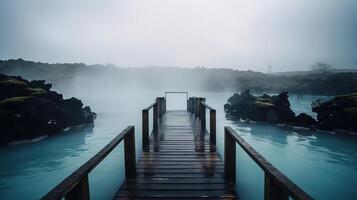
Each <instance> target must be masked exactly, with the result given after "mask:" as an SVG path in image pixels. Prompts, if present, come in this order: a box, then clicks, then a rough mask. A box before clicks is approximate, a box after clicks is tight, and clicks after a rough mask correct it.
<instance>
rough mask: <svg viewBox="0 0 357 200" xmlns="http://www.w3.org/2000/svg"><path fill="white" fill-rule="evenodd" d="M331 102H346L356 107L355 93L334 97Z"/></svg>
mask: <svg viewBox="0 0 357 200" xmlns="http://www.w3.org/2000/svg"><path fill="white" fill-rule="evenodd" d="M332 101H334V102H340V103H341V102H346V103H349V104H356V105H357V93H352V94H347V95H339V96H335V97H334V98H333V99H332Z"/></svg>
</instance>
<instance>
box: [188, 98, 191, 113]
mask: <svg viewBox="0 0 357 200" xmlns="http://www.w3.org/2000/svg"><path fill="white" fill-rule="evenodd" d="M187 107H188V111H189V112H191V113H192V97H190V98H188V106H187Z"/></svg>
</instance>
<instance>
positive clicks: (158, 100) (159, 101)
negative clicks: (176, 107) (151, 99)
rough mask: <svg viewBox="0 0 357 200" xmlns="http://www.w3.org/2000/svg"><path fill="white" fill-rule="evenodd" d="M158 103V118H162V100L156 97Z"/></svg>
mask: <svg viewBox="0 0 357 200" xmlns="http://www.w3.org/2000/svg"><path fill="white" fill-rule="evenodd" d="M156 103H157V117H158V118H160V117H161V98H160V97H156Z"/></svg>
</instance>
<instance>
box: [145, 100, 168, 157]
mask: <svg viewBox="0 0 357 200" xmlns="http://www.w3.org/2000/svg"><path fill="white" fill-rule="evenodd" d="M150 109H153V131H157V128H158V126H159V118H160V117H162V115H163V114H164V113H165V112H166V98H165V97H157V98H156V100H155V102H154V103H152V104H151V105H149V106H148V107H146V108H144V109H143V110H142V145H143V147H142V148H143V151H147V150H148V149H147V147H148V146H149V136H150V133H149V111H150Z"/></svg>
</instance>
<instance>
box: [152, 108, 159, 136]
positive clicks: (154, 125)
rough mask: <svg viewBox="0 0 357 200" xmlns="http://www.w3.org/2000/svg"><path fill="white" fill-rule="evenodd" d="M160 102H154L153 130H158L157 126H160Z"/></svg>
mask: <svg viewBox="0 0 357 200" xmlns="http://www.w3.org/2000/svg"><path fill="white" fill-rule="evenodd" d="M157 104H158V102H157V101H156V103H155V104H154V108H153V111H152V115H153V117H152V122H153V126H152V127H153V130H154V131H157V128H158V125H159V124H158V123H159V120H158V118H159V117H158V114H159V113H158V105H157Z"/></svg>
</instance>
